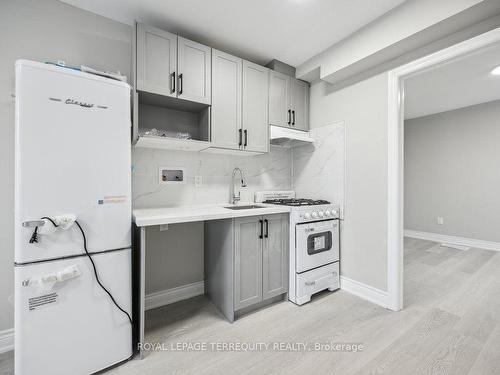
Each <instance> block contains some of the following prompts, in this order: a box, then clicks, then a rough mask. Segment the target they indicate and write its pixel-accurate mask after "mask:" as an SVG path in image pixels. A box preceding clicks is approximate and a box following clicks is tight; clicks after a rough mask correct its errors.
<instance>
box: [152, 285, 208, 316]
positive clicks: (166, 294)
mask: <svg viewBox="0 0 500 375" xmlns="http://www.w3.org/2000/svg"><path fill="white" fill-rule="evenodd" d="M204 293H205V282H204V281H198V282H196V283H192V284H187V285H182V286H179V287H177V288H172V289H167V290H162V291H160V292H155V293H151V294H148V295H146V302H145V305H146V310H151V309H155V308H157V307H160V306H165V305H168V304H171V303H174V302H178V301H182V300H184V299H188V298H192V297H196V296H199V295H201V294H204Z"/></svg>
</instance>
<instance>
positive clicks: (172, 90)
mask: <svg viewBox="0 0 500 375" xmlns="http://www.w3.org/2000/svg"><path fill="white" fill-rule="evenodd" d="M174 92H175V72H172V74H171V75H170V93H171V94H173V93H174Z"/></svg>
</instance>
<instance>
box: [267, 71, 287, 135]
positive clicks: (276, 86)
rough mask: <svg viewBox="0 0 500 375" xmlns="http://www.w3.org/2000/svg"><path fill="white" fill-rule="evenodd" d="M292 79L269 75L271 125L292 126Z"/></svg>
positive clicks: (285, 76) (284, 76)
mask: <svg viewBox="0 0 500 375" xmlns="http://www.w3.org/2000/svg"><path fill="white" fill-rule="evenodd" d="M290 79H291V78H290V77H289V76H287V75H285V74H283V73H280V72H276V71H274V70H271V71H270V74H269V124H271V125H278V126H290V123H291V122H290V116H291V110H290Z"/></svg>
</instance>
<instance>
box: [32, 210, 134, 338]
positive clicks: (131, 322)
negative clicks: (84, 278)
mask: <svg viewBox="0 0 500 375" xmlns="http://www.w3.org/2000/svg"><path fill="white" fill-rule="evenodd" d="M43 219H46V220H48V221H50V222H51V223H52V225H53V226H54V227H56V228H57V227H58V225H57V224H56V223H55V221H54V220H52V219H51V218H50V217H47V216H44V217H42V220H43ZM75 224H76V225H77V226H78V229H80V232H81V234H82V238H83V249H84V250H85V254H86V255H87V257H88V258H89V259H90V263H92V268H93V269H94V275H95V279H96V281H97V283H98V284H99V286H100V287H101V288H102V290H104V291H105V292H106V293H107V295H108V296H109V298H110V299H111V301H112V302H113V303H114V304H115V306H116V307H117V308H118V310H120V311H121V312H122V313H124V314H125V315H126V316H127V318H128V320H129V322H130V324H131V325H132V329H134V323H133V321H132V317H131V316H130V314H129V313H128V312H127V311H125V310H124V309H123V308H122V307H121V306H120V305H119V304H118V302H116V301H115V298H114V297H113V295H112V294H111V292H110V291H109V290H108V289H106V287H105V286H104V285H102V283H101V280H100V279H99V276H98V274H97V267H96V265H95V263H94V260H93V259H92V256H91V255H90V253H89V251H88V250H87V237H86V236H85V232H84V230H83V228H82V226H81V225H80V223H79V222H78V220H75ZM29 242H30V243H34V242H38V227H35V230H34V231H33V234H32V235H31V238H30V241H29Z"/></svg>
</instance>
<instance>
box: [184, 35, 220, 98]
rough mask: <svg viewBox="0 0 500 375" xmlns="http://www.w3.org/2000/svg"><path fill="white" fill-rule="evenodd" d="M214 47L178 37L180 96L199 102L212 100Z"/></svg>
mask: <svg viewBox="0 0 500 375" xmlns="http://www.w3.org/2000/svg"><path fill="white" fill-rule="evenodd" d="M211 64H212V49H211V48H210V47H207V46H205V45H203V44H200V43H196V42H193V41H191V40H188V39H185V38H182V37H179V39H178V64H177V70H178V75H179V77H178V85H179V87H178V89H177V93H178V97H179V98H182V99H185V100H190V101H193V102H197V103H204V104H210V102H211V96H212V93H211V74H212V68H211Z"/></svg>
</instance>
